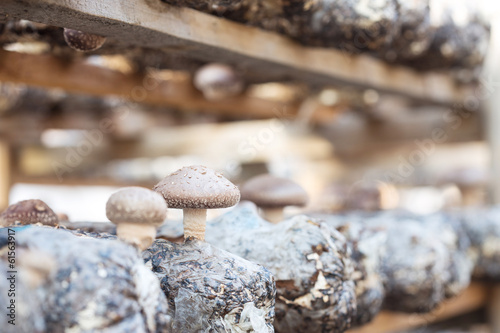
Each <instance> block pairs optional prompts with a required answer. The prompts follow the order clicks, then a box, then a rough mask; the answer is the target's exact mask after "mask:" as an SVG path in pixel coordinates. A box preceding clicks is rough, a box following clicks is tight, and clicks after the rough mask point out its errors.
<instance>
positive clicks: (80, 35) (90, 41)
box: [64, 28, 106, 52]
mask: <svg viewBox="0 0 500 333" xmlns="http://www.w3.org/2000/svg"><path fill="white" fill-rule="evenodd" d="M64 40H65V41H66V43H68V46H69V47H71V48H72V49H74V50H76V51H80V52H87V51H94V50H97V49H99V48H100V47H101V46H102V45H103V44H104V42H105V41H106V37H102V36H98V35H94V34H89V33H86V32H82V31H78V30H73V29H67V28H64Z"/></svg>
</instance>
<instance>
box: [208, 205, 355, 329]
mask: <svg viewBox="0 0 500 333" xmlns="http://www.w3.org/2000/svg"><path fill="white" fill-rule="evenodd" d="M206 239H207V241H208V242H212V243H213V244H217V246H220V247H222V248H224V249H226V250H228V251H231V252H233V253H235V254H238V255H240V256H242V257H244V258H246V259H248V260H251V261H255V262H257V263H260V264H262V265H263V266H265V267H266V268H268V269H269V270H270V271H271V272H272V273H273V275H274V276H275V278H276V286H277V297H276V319H275V322H274V326H275V329H276V331H277V332H298V333H300V332H304V333H305V332H343V331H345V330H346V329H348V328H349V327H350V326H351V323H352V321H353V318H354V317H355V315H356V295H355V286H354V282H353V274H354V271H353V269H354V266H353V263H352V259H351V249H350V247H349V246H348V244H347V241H346V239H345V237H344V236H342V235H341V234H340V233H338V232H337V231H336V230H335V229H333V228H329V227H328V226H327V225H326V224H324V223H318V222H316V221H313V220H311V219H309V218H308V217H306V216H298V217H295V218H293V219H291V220H287V221H283V222H281V223H279V224H270V223H268V222H266V221H264V220H262V219H261V218H259V217H258V215H257V213H256V209H255V206H254V205H253V204H251V203H244V204H242V205H240V206H239V207H237V208H235V209H234V210H232V211H230V212H228V213H226V214H224V215H222V216H220V217H219V218H217V219H214V220H212V221H210V222H209V224H208V225H207V235H206Z"/></svg>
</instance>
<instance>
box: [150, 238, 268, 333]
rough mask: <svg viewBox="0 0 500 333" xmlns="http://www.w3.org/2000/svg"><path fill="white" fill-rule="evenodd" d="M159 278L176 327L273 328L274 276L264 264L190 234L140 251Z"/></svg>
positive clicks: (262, 331) (261, 331)
mask: <svg viewBox="0 0 500 333" xmlns="http://www.w3.org/2000/svg"><path fill="white" fill-rule="evenodd" d="M143 257H144V260H145V262H146V265H147V266H148V267H150V268H151V270H152V271H153V272H154V273H155V274H156V276H157V277H158V279H159V280H160V281H161V288H162V289H163V291H164V292H165V295H166V296H167V298H168V301H169V305H170V314H171V316H172V317H173V318H174V320H173V329H174V331H175V332H182V333H184V332H186V333H187V332H207V333H216V332H221V333H223V332H248V333H250V332H256V333H268V332H274V329H273V325H272V323H273V319H274V302H275V296H276V287H275V281H274V277H273V276H272V275H271V273H270V272H269V271H268V270H267V269H265V268H264V267H262V266H260V265H258V264H255V263H253V262H250V261H247V260H244V259H242V258H240V257H238V256H236V255H234V254H231V253H228V252H226V251H223V250H220V249H218V248H216V247H214V246H212V245H210V244H208V243H205V242H202V241H199V240H195V239H190V240H188V241H186V242H185V243H183V244H176V243H171V242H169V241H166V240H163V239H157V240H156V241H155V242H154V243H153V245H152V246H151V247H150V248H149V249H147V250H146V251H144V252H143Z"/></svg>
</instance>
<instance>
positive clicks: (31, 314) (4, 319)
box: [0, 260, 46, 333]
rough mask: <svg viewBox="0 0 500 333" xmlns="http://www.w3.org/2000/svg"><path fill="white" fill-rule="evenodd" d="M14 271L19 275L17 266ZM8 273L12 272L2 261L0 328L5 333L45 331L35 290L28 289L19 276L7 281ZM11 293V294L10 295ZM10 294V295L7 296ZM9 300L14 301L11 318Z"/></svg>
mask: <svg viewBox="0 0 500 333" xmlns="http://www.w3.org/2000/svg"><path fill="white" fill-rule="evenodd" d="M14 267H16V268H15V269H14V270H15V271H17V272H18V273H19V274H20V272H21V270H20V269H18V268H17V265H15V264H14ZM8 271H12V269H11V268H10V267H9V265H8V263H7V262H6V261H4V260H2V261H1V262H0V274H1V276H2V278H1V279H0V291H1V294H0V308H1V309H2V312H3V313H2V315H1V316H0V327H1V328H2V332H5V333H19V332H30V333H42V332H46V331H45V321H44V317H43V313H42V307H41V304H40V300H39V299H38V298H37V297H36V293H35V290H33V289H31V288H29V287H28V286H27V285H26V284H25V283H24V281H23V279H22V278H20V275H19V274H15V277H14V279H13V280H12V281H10V280H8V278H10V277H11V274H10V273H7V272H8ZM12 293H13V294H12ZM9 294H10V295H9ZM11 300H14V301H15V303H14V309H13V311H14V313H13V314H12V317H11V316H9V315H10V314H11V311H10V309H9V308H8V307H9V306H12V305H11V304H12V303H11Z"/></svg>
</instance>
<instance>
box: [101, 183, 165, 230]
mask: <svg viewBox="0 0 500 333" xmlns="http://www.w3.org/2000/svg"><path fill="white" fill-rule="evenodd" d="M106 216H107V217H108V219H109V220H110V221H112V222H113V223H115V224H119V223H123V222H128V223H147V224H155V225H161V224H162V223H163V221H164V220H165V218H166V217H167V205H166V204H165V200H163V198H162V196H161V195H159V194H158V193H156V192H154V191H151V190H149V189H147V188H143V187H137V186H131V187H125V188H123V189H121V190H119V191H118V192H116V193H113V194H112V195H111V196H110V197H109V199H108V202H107V203H106Z"/></svg>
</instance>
